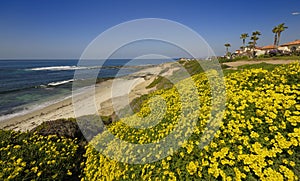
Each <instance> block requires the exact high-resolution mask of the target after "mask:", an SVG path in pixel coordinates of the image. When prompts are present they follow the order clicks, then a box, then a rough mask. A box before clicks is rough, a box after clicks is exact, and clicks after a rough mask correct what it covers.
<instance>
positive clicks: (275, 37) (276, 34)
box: [272, 26, 278, 46]
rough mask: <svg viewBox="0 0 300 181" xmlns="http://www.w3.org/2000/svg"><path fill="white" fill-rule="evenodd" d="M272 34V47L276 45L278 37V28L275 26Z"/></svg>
mask: <svg viewBox="0 0 300 181" xmlns="http://www.w3.org/2000/svg"><path fill="white" fill-rule="evenodd" d="M272 32H273V33H274V46H276V45H277V36H278V26H275V27H274V28H273V30H272Z"/></svg>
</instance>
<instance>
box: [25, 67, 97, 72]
mask: <svg viewBox="0 0 300 181" xmlns="http://www.w3.org/2000/svg"><path fill="white" fill-rule="evenodd" d="M97 68H101V66H90V67H79V66H52V67H36V68H31V69H28V70H35V71H41V70H52V71H53V70H56V71H57V70H81V69H97Z"/></svg>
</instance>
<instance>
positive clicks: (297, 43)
mask: <svg viewBox="0 0 300 181" xmlns="http://www.w3.org/2000/svg"><path fill="white" fill-rule="evenodd" d="M290 45H300V40H295V41H292V42H288V43H285V44H282V45H280V46H290Z"/></svg>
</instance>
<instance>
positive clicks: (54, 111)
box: [0, 62, 178, 131]
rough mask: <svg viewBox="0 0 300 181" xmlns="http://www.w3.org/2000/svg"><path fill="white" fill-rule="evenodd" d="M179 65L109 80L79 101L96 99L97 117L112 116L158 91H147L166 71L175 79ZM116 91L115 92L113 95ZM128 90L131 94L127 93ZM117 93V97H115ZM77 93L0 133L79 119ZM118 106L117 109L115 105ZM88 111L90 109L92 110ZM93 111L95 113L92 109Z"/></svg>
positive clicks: (0, 124) (7, 123)
mask: <svg viewBox="0 0 300 181" xmlns="http://www.w3.org/2000/svg"><path fill="white" fill-rule="evenodd" d="M174 64H176V63H175V62H169V63H163V64H158V65H155V66H149V67H148V66H147V67H145V68H141V70H139V71H137V72H135V73H133V74H130V75H126V76H121V77H118V78H115V79H108V80H105V81H101V82H100V83H96V84H95V89H94V90H95V95H93V94H91V92H92V91H91V90H92V89H91V88H84V90H81V92H77V93H78V94H77V93H76V95H74V96H75V97H76V100H77V101H79V103H80V104H82V105H87V103H86V102H85V101H86V100H88V98H89V97H91V96H95V103H96V107H97V109H98V112H97V114H99V113H101V115H109V114H111V113H112V111H114V110H113V108H117V109H118V110H119V109H122V108H124V106H126V105H128V103H130V102H131V101H132V100H133V99H134V98H137V97H140V96H141V95H143V94H148V93H150V92H151V91H154V90H155V88H149V89H147V88H146V87H147V85H149V84H150V83H151V82H152V81H153V80H154V79H155V78H156V77H157V75H160V74H161V72H163V70H165V69H167V68H168V69H169V70H168V71H167V73H166V72H164V73H163V74H164V76H169V75H172V74H173V73H174V71H175V69H178V68H177V67H174V68H173V67H172V66H173V65H174ZM112 90H114V91H112ZM124 90H130V91H127V92H126V91H125V92H124ZM112 92H113V95H112ZM73 93H74V92H72V94H71V97H69V98H68V97H65V98H63V99H62V100H60V101H58V102H54V103H49V104H50V105H46V106H45V107H42V108H39V109H37V110H32V111H30V112H29V113H25V114H22V115H17V116H15V117H12V118H8V119H6V120H2V121H0V129H8V130H15V131H28V130H31V129H33V128H35V127H36V126H38V125H40V124H41V123H43V122H46V121H52V120H57V119H67V118H75V117H76V116H75V113H74V108H73V100H74V99H73V100H72V98H73ZM111 102H113V103H114V105H113V106H114V107H113V106H112V105H111ZM86 109H89V108H88V107H87V108H86ZM91 110H92V109H91Z"/></svg>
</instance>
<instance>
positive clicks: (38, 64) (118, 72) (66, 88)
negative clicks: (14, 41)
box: [0, 59, 170, 121]
mask: <svg viewBox="0 0 300 181" xmlns="http://www.w3.org/2000/svg"><path fill="white" fill-rule="evenodd" d="M86 61H87V62H88V63H85V66H77V64H78V60H0V98H1V99H0V121H1V120H5V119H7V118H9V117H12V116H14V115H17V114H18V113H22V112H24V111H30V109H32V108H33V107H34V106H38V105H43V103H46V102H49V101H54V100H58V99H61V98H63V97H67V96H70V95H71V91H72V82H73V81H74V79H73V77H74V72H75V71H78V72H79V73H82V74H84V77H85V78H87V79H88V78H92V77H89V74H90V73H91V72H92V71H98V70H99V69H100V72H99V73H98V78H105V77H115V76H122V75H127V74H131V73H133V72H136V71H138V70H140V67H141V66H145V65H151V64H152V65H153V64H154V65H155V64H161V63H165V62H169V61H170V60H161V59H155V60H148V59H142V60H134V61H132V60H129V59H110V60H106V61H103V60H86ZM100 65H102V66H101V67H100Z"/></svg>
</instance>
